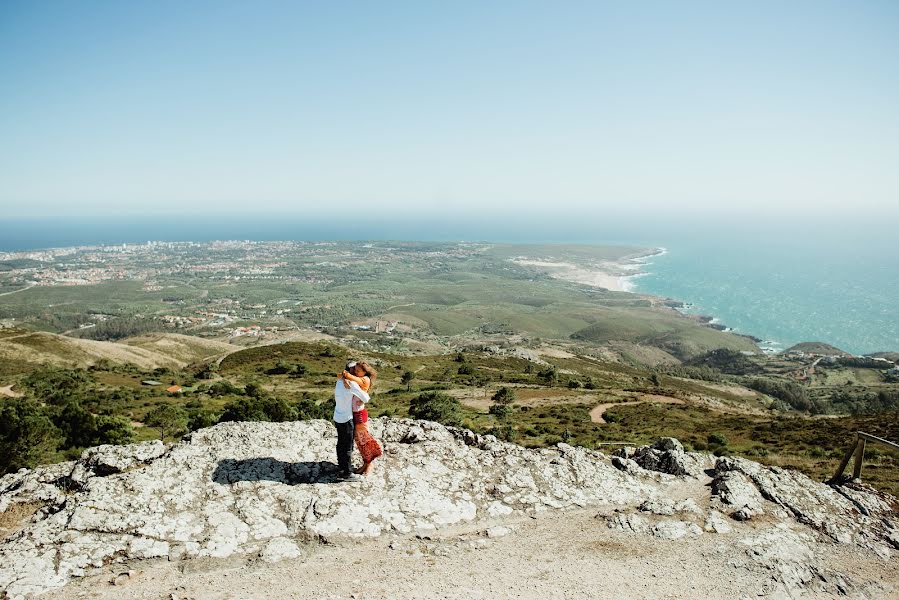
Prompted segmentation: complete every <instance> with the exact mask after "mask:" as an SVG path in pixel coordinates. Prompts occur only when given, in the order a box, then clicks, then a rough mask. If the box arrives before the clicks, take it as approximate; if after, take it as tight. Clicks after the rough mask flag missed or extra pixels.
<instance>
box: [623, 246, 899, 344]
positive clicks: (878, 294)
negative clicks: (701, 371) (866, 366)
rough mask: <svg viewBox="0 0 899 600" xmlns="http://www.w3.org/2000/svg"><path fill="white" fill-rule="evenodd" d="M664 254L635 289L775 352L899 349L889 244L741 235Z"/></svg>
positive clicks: (898, 303) (894, 257)
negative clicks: (804, 346)
mask: <svg viewBox="0 0 899 600" xmlns="http://www.w3.org/2000/svg"><path fill="white" fill-rule="evenodd" d="M716 238H717V241H716ZM816 241H817V243H815V242H816ZM893 243H895V241H894V242H893ZM664 246H665V248H666V252H665V253H664V254H662V255H660V256H656V257H654V258H653V259H652V260H651V262H650V263H649V264H647V265H646V267H645V268H644V269H643V270H644V272H645V273H646V275H644V276H641V277H637V278H635V279H634V280H633V281H632V286H633V288H632V289H633V290H634V291H637V292H642V293H647V294H653V295H660V296H668V297H671V298H674V299H676V300H681V301H684V302H687V303H690V305H691V306H690V307H689V309H688V312H694V313H700V314H705V315H710V316H713V317H715V318H716V320H717V322H719V323H721V324H723V325H726V326H728V327H731V328H733V329H734V331H736V332H738V333H745V334H749V335H753V336H755V337H757V338H761V339H762V340H763V342H762V343H761V344H760V345H761V346H762V347H763V348H764V349H767V350H769V351H778V350H784V349H786V348H788V347H789V346H792V345H793V344H796V343H798V342H803V341H817V342H825V343H828V344H831V345H833V346H836V347H838V348H840V349H842V350H846V351H847V352H851V353H853V354H864V353H870V352H876V351H884V350H890V351H899V248H890V247H889V246H890V244H888V243H886V244H885V243H876V244H864V243H862V244H859V243H857V242H853V243H852V244H851V245H848V246H847V245H844V244H833V243H832V241H831V242H830V243H827V242H824V241H822V240H815V239H812V240H808V239H806V240H804V241H803V243H801V244H800V243H795V241H793V240H780V241H778V240H776V239H774V240H766V241H765V242H764V243H758V242H755V243H754V242H753V241H752V240H751V239H749V240H747V239H744V238H743V237H741V236H739V235H738V236H730V237H729V238H728V239H726V240H723V239H720V237H719V236H715V238H712V239H708V238H706V239H703V238H698V239H692V240H690V239H684V238H681V239H676V240H672V242H671V244H670V245H664Z"/></svg>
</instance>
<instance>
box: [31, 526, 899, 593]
mask: <svg viewBox="0 0 899 600" xmlns="http://www.w3.org/2000/svg"><path fill="white" fill-rule="evenodd" d="M596 514H597V510H579V511H572V512H566V513H565V518H564V519H560V518H558V515H557V513H555V511H552V512H551V513H550V514H548V515H544V516H541V517H538V518H536V519H533V520H532V519H525V520H523V521H518V522H515V523H511V524H510V525H509V527H510V529H511V533H509V534H508V535H505V536H504V537H499V538H494V539H490V538H488V537H486V536H485V535H484V533H483V529H480V530H477V529H475V530H471V531H467V532H466V531H464V530H462V531H460V530H456V531H454V532H448V531H446V532H432V533H430V534H428V535H425V536H423V537H416V536H412V535H408V536H402V535H396V536H393V535H385V536H382V537H381V538H376V539H359V540H356V541H349V540H342V541H341V540H334V541H332V542H329V543H328V544H325V545H311V546H307V547H305V548H304V549H303V555H301V556H299V557H297V558H293V559H287V560H284V561H282V562H278V563H274V564H266V563H264V562H262V561H260V560H251V561H245V560H238V561H235V560H230V561H229V560H221V559H195V560H191V561H185V562H182V561H172V562H168V561H164V562H163V561H154V562H149V563H143V564H140V563H136V564H132V565H112V566H109V567H106V569H105V572H104V573H103V574H99V575H93V576H90V577H86V578H84V579H81V580H76V581H73V582H71V583H70V584H69V585H67V586H66V587H64V588H62V589H61V590H58V591H55V592H50V593H48V594H46V596H42V598H48V599H56V600H74V599H79V600H80V599H82V598H83V599H88V598H90V599H94V598H96V599H98V600H119V599H120V598H134V599H147V600H149V599H153V600H158V599H161V598H178V599H179V600H213V599H214V600H226V599H228V600H231V599H233V600H237V599H241V600H242V599H244V598H269V599H272V600H280V599H282V598H283V599H286V598H291V599H306V598H309V599H312V598H315V599H325V598H335V599H337V598H341V599H342V598H359V599H364V600H406V599H410V600H411V599H423V600H430V599H437V598H440V599H446V598H470V599H472V600H479V599H484V600H487V599H494V598H518V599H522V600H556V599H558V600H562V599H567V598H635V599H641V598H647V599H649V598H651V599H653V600H661V599H677V598H705V599H709V600H713V599H726V600H733V599H734V598H749V597H753V598H754V597H756V596H757V595H758V593H759V590H760V589H761V588H762V587H763V586H764V585H765V584H766V583H769V582H770V581H771V577H772V574H771V572H770V571H768V570H766V569H764V568H758V569H752V570H750V569H741V568H735V567H734V566H733V565H732V564H731V563H732V562H733V559H734V556H735V553H738V552H739V544H737V543H736V542H735V541H734V540H730V539H728V538H726V537H725V536H716V535H703V536H701V537H699V538H696V539H680V540H674V541H671V540H662V539H657V538H653V537H649V536H644V535H637V534H628V533H623V532H620V531H615V530H612V529H609V528H608V527H607V526H606V524H605V521H604V520H603V519H598V518H596ZM722 544H727V550H726V551H722ZM829 553H831V554H832V556H828V557H826V559H827V560H828V562H830V563H831V564H832V565H833V566H834V567H836V568H839V570H840V572H842V573H845V574H848V575H850V576H852V575H854V576H860V577H862V578H864V579H868V580H871V579H875V580H876V579H879V580H880V581H881V582H883V583H885V584H888V585H889V584H892V585H896V584H897V583H899V571H897V570H895V569H892V568H891V565H889V563H888V562H884V561H878V560H877V559H876V558H874V557H872V556H860V555H858V553H857V551H854V550H850V551H845V550H843V549H841V548H839V547H836V546H834V547H832V549H829ZM129 570H131V572H132V574H131V576H120V577H119V585H112V584H111V583H110V582H111V580H112V579H114V578H115V576H116V575H117V574H119V573H124V572H128V571H129ZM887 595H888V592H887V593H885V594H883V595H881V596H880V597H885V596H887ZM874 597H878V596H877V595H874Z"/></svg>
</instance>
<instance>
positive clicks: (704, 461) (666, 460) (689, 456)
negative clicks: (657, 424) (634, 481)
mask: <svg viewBox="0 0 899 600" xmlns="http://www.w3.org/2000/svg"><path fill="white" fill-rule="evenodd" d="M615 456H616V457H617V458H620V459H622V460H619V461H616V463H615V466H616V467H617V468H618V469H621V470H623V471H630V472H633V466H632V465H630V464H629V463H628V462H627V461H628V460H631V461H633V462H635V463H636V464H637V466H639V467H641V468H643V469H646V470H648V471H656V472H659V473H667V474H668V475H677V476H684V475H689V476H691V477H700V476H702V474H703V470H704V469H705V468H706V467H708V466H711V464H710V463H709V459H708V455H703V454H694V453H688V452H684V447H683V445H682V444H681V443H680V442H679V441H678V440H676V439H674V438H661V439H659V440H658V441H656V442H655V443H654V444H652V445H651V446H641V447H640V448H629V447H625V448H621V449H620V450H618V451H617V452H616V453H615Z"/></svg>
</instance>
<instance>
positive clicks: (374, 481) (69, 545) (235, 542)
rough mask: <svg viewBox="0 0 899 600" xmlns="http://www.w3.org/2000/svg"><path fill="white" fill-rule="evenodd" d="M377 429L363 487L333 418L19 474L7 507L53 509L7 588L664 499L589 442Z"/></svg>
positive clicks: (389, 426) (11, 562)
mask: <svg viewBox="0 0 899 600" xmlns="http://www.w3.org/2000/svg"><path fill="white" fill-rule="evenodd" d="M370 428H371V431H372V433H373V435H375V436H376V437H377V438H378V439H380V440H381V441H382V443H383V444H384V447H385V456H384V457H383V458H382V459H379V461H378V463H379V464H378V468H377V469H376V471H375V473H374V474H373V475H372V477H371V478H368V479H366V480H365V481H362V482H342V481H339V480H338V478H337V477H336V475H337V466H336V465H335V464H334V462H333V461H334V460H335V455H334V446H335V436H336V432H335V430H334V427H333V425H332V424H331V423H330V422H327V421H304V422H295V423H222V424H219V425H216V426H214V427H210V428H207V429H202V430H199V431H196V432H194V433H192V434H191V435H189V436H187V437H186V438H185V439H184V440H183V441H182V442H180V443H178V444H175V445H174V446H172V447H171V448H166V447H164V446H163V445H162V444H159V443H144V444H132V445H130V446H122V447H111V446H104V447H99V448H92V449H89V450H87V451H85V453H84V455H83V456H82V458H81V459H79V461H77V462H76V463H74V464H73V463H67V464H65V465H61V466H60V465H57V466H53V467H41V468H38V469H35V470H33V471H23V472H20V473H16V474H13V475H8V476H6V477H4V478H2V479H0V486H2V487H0V490H2V491H0V506H8V505H9V504H10V503H15V502H21V501H33V500H34V499H35V498H39V499H40V502H41V503H43V504H45V505H46V510H45V511H42V512H41V513H40V514H39V515H37V516H36V522H34V523H31V524H29V525H28V526H27V527H25V528H24V529H23V530H21V531H19V532H18V533H17V534H15V535H13V536H12V537H10V538H8V539H6V540H3V541H2V542H0V591H5V592H6V593H7V594H8V595H10V596H16V595H20V594H24V593H30V592H39V591H42V590H46V589H49V588H52V587H58V586H60V585H63V584H64V583H65V582H66V581H67V580H68V579H69V578H70V577H74V576H81V575H84V574H86V573H90V572H92V570H95V569H97V568H99V567H101V566H102V565H104V564H105V563H107V562H109V561H114V560H124V559H130V558H164V559H168V558H170V557H173V558H175V559H190V558H195V557H214V558H224V557H229V556H233V555H258V556H260V557H261V558H262V559H263V560H278V559H279V557H285V558H286V557H290V556H294V555H295V552H297V551H298V550H295V549H294V547H295V546H296V540H298V539H299V540H302V539H304V538H318V537H330V536H334V535H344V536H376V535H379V534H382V533H385V532H398V533H409V532H416V531H432V530H435V529H440V528H443V527H447V526H451V525H457V524H462V523H466V522H475V521H482V520H483V521H485V522H486V521H487V520H488V519H489V520H494V519H495V518H497V517H502V516H506V515H513V516H514V515H515V514H519V515H523V514H534V513H537V512H543V511H547V510H553V509H565V508H575V507H583V506H598V505H621V506H624V505H628V504H631V503H633V502H639V501H642V500H646V499H651V498H654V497H656V496H657V495H658V494H659V490H658V489H657V487H656V486H655V485H654V484H653V482H652V481H648V480H644V479H637V478H634V477H631V476H628V475H627V474H625V473H622V472H620V471H618V470H617V469H615V468H614V467H612V466H611V464H610V463H609V460H608V458H607V457H606V456H605V455H603V454H600V453H598V452H594V451H591V450H586V449H584V448H575V447H572V446H567V445H562V446H560V447H559V448H558V449H544V450H529V449H526V448H523V447H521V446H517V445H514V444H508V443H505V442H501V441H499V440H497V439H496V438H495V437H493V436H479V435H476V434H473V433H472V432H470V431H466V430H462V429H455V428H448V427H444V426H442V425H440V424H437V423H431V422H427V421H410V420H391V419H373V420H372V421H371V422H370ZM72 475H75V477H72ZM67 491H69V492H70V493H69V494H68V495H67V494H66V492H67ZM497 531H498V530H497Z"/></svg>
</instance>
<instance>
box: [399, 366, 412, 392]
mask: <svg viewBox="0 0 899 600" xmlns="http://www.w3.org/2000/svg"><path fill="white" fill-rule="evenodd" d="M413 379H415V373H413V372H412V371H406V372H405V373H403V376H402V377H401V378H400V382H401V383H402V384H403V385H405V386H406V391H407V392H408V391H409V390H411V389H412V380H413Z"/></svg>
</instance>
